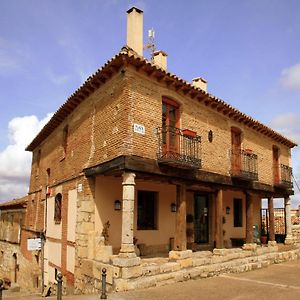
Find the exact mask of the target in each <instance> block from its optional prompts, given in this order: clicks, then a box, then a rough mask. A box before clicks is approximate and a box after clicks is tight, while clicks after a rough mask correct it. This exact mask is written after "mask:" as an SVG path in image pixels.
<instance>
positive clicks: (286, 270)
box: [3, 260, 300, 300]
mask: <svg viewBox="0 0 300 300" xmlns="http://www.w3.org/2000/svg"><path fill="white" fill-rule="evenodd" d="M299 274H300V260H298V261H291V262H287V263H282V264H275V265H271V266H269V267H268V268H264V269H260V270H255V271H251V272H247V273H241V274H225V275H221V276H219V277H213V278H206V279H199V280H190V281H187V282H182V283H177V284H171V285H166V286H162V287H158V288H149V289H144V290H136V291H130V292H122V293H113V294H109V295H108V299H111V300H131V299H133V300H138V299H139V300H140V299H143V300H150V299H151V300H152V299H158V300H163V299H165V300H166V299H172V300H180V299H189V300H190V299H205V300H213V299H222V300H240V299H247V300H252V299H253V300H254V299H255V300H260V299H276V300H281V299H284V300H293V299H295V300H298V299H300V276H299ZM99 298H100V296H99V295H85V296H82V295H80V296H64V297H63V300H64V299H66V300H67V299H78V300H79V299H82V300H96V299H99ZM25 299H28V300H38V299H43V298H42V297H41V296H39V295H31V296H30V295H25V294H24V293H10V292H8V291H4V293H3V300H25ZM46 299H56V297H55V296H52V297H48V298H46Z"/></svg>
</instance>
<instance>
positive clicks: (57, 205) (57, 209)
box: [54, 193, 62, 223]
mask: <svg viewBox="0 0 300 300" xmlns="http://www.w3.org/2000/svg"><path fill="white" fill-rule="evenodd" d="M61 204H62V195H61V193H58V194H57V195H56V196H55V200H54V221H55V223H60V222H61Z"/></svg>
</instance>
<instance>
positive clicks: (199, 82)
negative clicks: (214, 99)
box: [192, 77, 207, 92]
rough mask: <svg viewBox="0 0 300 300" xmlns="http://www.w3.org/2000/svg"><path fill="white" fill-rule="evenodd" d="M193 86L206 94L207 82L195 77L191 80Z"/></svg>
mask: <svg viewBox="0 0 300 300" xmlns="http://www.w3.org/2000/svg"><path fill="white" fill-rule="evenodd" d="M192 85H193V86H195V87H197V88H200V89H201V90H203V91H205V92H207V81H206V80H205V79H204V78H202V77H196V78H194V79H193V83H192Z"/></svg>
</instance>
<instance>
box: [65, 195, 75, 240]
mask: <svg viewBox="0 0 300 300" xmlns="http://www.w3.org/2000/svg"><path fill="white" fill-rule="evenodd" d="M76 216H77V190H76V189H75V190H70V191H69V197H68V233H67V236H68V241H71V242H75V228H76Z"/></svg>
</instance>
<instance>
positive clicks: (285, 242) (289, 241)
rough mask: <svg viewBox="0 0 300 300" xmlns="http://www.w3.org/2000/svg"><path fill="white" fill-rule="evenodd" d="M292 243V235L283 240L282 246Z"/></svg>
mask: <svg viewBox="0 0 300 300" xmlns="http://www.w3.org/2000/svg"><path fill="white" fill-rule="evenodd" d="M293 243H294V239H293V236H292V235H287V236H286V238H285V240H284V244H285V245H291V244H293Z"/></svg>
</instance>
